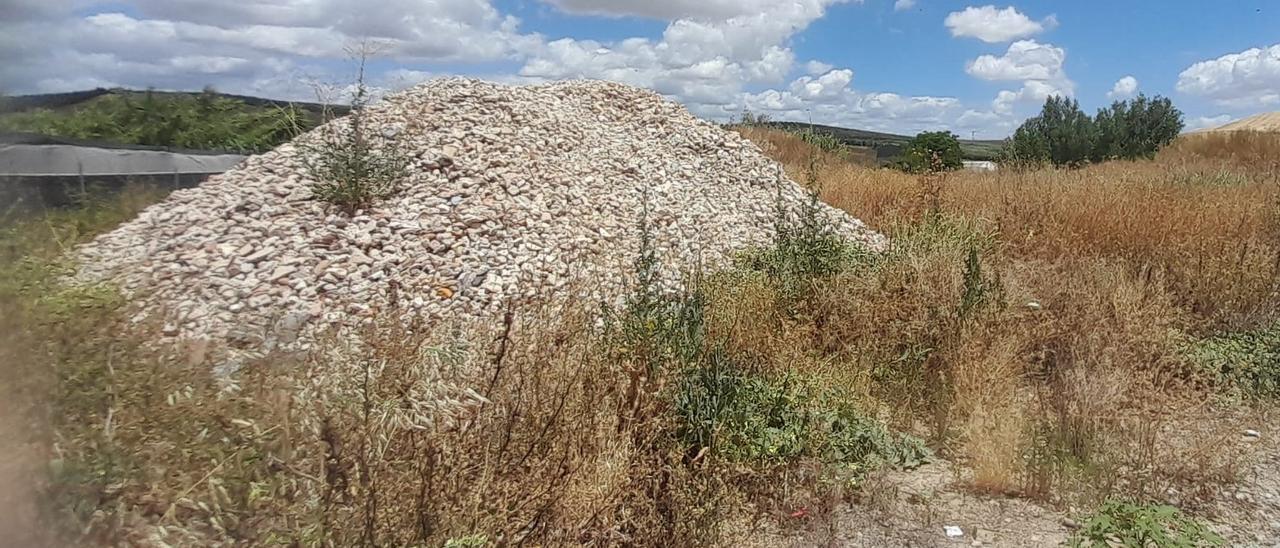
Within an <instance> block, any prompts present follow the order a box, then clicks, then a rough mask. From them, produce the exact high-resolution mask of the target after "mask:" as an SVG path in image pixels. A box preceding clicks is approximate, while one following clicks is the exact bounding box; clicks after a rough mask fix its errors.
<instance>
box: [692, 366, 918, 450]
mask: <svg viewBox="0 0 1280 548" xmlns="http://www.w3.org/2000/svg"><path fill="white" fill-rule="evenodd" d="M854 402H855V400H854V398H852V397H851V396H849V395H848V394H843V393H840V392H839V391H836V390H833V389H830V388H826V387H824V382H823V380H822V379H821V378H817V377H810V378H804V379H802V378H801V377H799V376H797V375H793V374H789V373H788V374H786V375H783V376H781V377H776V378H772V377H769V376H767V375H764V374H760V373H750V372H747V371H744V370H742V369H740V368H739V367H737V366H736V365H735V364H733V363H732V362H731V361H730V360H729V359H728V358H727V356H726V355H725V354H724V353H723V352H721V351H712V352H709V353H708V354H707V355H706V356H704V358H703V359H702V360H700V361H699V362H697V363H694V364H691V365H690V366H689V367H688V368H687V369H686V370H685V371H684V372H683V373H682V375H681V377H680V379H679V381H678V385H677V388H676V391H675V396H674V403H675V405H674V407H675V411H676V414H677V416H678V418H679V424H680V427H679V430H678V432H677V433H678V437H679V438H680V439H681V441H682V442H684V443H685V444H687V445H688V446H689V447H691V449H693V450H700V449H701V448H703V447H706V448H710V449H712V450H714V451H715V452H716V453H717V454H719V455H722V456H725V457H727V458H729V459H731V460H734V461H738V462H746V463H770V462H786V461H789V460H792V459H796V458H802V457H803V458H810V459H816V460H818V461H820V462H825V463H830V464H840V465H845V466H848V467H850V468H852V469H854V470H855V471H857V472H866V471H869V470H872V469H875V468H878V467H881V466H897V467H904V468H914V467H916V466H919V465H920V464H923V463H924V462H925V461H926V460H927V459H928V458H929V456H930V452H929V450H928V449H927V448H926V447H925V446H924V443H923V442H922V441H920V440H918V439H916V438H913V437H911V436H907V435H905V434H895V433H893V432H890V431H889V430H888V429H887V428H886V427H885V426H884V424H882V423H880V422H879V421H876V420H874V419H872V418H869V417H867V416H866V415H865V414H863V413H862V411H861V410H859V409H858V408H857V406H856V405H855V403H854Z"/></svg>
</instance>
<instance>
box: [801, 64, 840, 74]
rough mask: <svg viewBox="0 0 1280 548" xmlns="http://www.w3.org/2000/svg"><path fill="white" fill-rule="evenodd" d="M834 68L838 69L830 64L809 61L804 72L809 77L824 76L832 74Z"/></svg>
mask: <svg viewBox="0 0 1280 548" xmlns="http://www.w3.org/2000/svg"><path fill="white" fill-rule="evenodd" d="M833 68H836V67H835V66H834V65H832V64H830V63H823V62H822V61H809V62H807V63H805V64H804V72H805V74H808V75H809V76H822V75H823V74H826V73H828V72H831V69H833Z"/></svg>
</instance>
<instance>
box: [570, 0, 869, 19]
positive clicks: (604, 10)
mask: <svg viewBox="0 0 1280 548" xmlns="http://www.w3.org/2000/svg"><path fill="white" fill-rule="evenodd" d="M546 1H547V2H548V3H550V4H552V5H554V6H555V7H557V8H559V9H560V10H562V11H565V12H567V13H575V14H580V15H605V16H613V17H623V16H636V17H650V18H654V19H663V20H668V21H671V20H676V19H718V20H724V19H732V18H734V17H742V16H746V15H752V14H758V13H762V12H767V11H776V9H777V8H778V7H779V6H778V4H780V2H776V1H774V0H648V1H645V2H636V1H634V0H546ZM838 1H839V2H846V1H849V0H838ZM856 1H861V0H856Z"/></svg>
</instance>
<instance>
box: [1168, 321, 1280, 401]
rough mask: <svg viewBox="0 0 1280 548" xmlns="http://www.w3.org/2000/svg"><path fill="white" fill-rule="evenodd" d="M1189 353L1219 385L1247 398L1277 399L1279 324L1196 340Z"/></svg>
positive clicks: (1278, 392)
mask: <svg viewBox="0 0 1280 548" xmlns="http://www.w3.org/2000/svg"><path fill="white" fill-rule="evenodd" d="M1189 354H1190V356H1191V359H1192V360H1193V361H1195V362H1196V363H1197V364H1199V365H1200V367H1201V368H1203V369H1204V370H1205V371H1207V372H1209V373H1210V374H1211V375H1213V376H1214V377H1215V378H1216V379H1217V380H1218V382H1219V384H1220V385H1221V386H1225V387H1228V388H1229V389H1234V390H1239V391H1240V392H1241V394H1242V395H1244V396H1246V397H1251V398H1263V399H1277V398H1280V323H1276V324H1274V325H1271V326H1270V327H1267V328H1264V329H1259V330H1256V331H1245V332H1241V333H1228V334H1224V335H1219V336H1216V337H1211V338H1208V339H1204V340H1200V341H1197V342H1195V343H1193V344H1192V345H1191V347H1190V349H1189Z"/></svg>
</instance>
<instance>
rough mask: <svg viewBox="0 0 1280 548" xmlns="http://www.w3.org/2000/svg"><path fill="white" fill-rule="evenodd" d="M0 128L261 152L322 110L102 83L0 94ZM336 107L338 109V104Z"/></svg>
mask: <svg viewBox="0 0 1280 548" xmlns="http://www.w3.org/2000/svg"><path fill="white" fill-rule="evenodd" d="M0 105H2V106H3V107H4V108H3V109H0V131H15V132H26V133H37V134H41V135H48V136H52V137H63V138H70V139H79V140H87V141H100V142H106V143H115V144H125V145H149V146H159V147H174V148H183V149H193V150H220V151H233V152H245V153H256V152H265V151H267V150H270V149H272V148H275V147H277V146H279V145H280V144H282V143H284V142H286V141H288V140H289V139H292V138H293V137H294V136H296V135H298V134H300V133H302V132H305V131H308V130H310V129H311V128H314V127H315V126H316V125H318V124H319V123H320V122H321V121H322V118H323V108H322V107H321V106H319V105H310V104H296V105H295V104H292V103H285V102H276V101H266V100H262V99H255V98H250V97H238V96H228V95H223V94H219V93H217V92H214V91H212V90H206V91H204V92H200V93H176V92H159V91H128V90H102V92H101V93H90V92H86V93H82V94H60V95H49V96H25V97H15V98H10V99H8V100H6V101H3V102H0ZM340 110H341V109H340Z"/></svg>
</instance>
